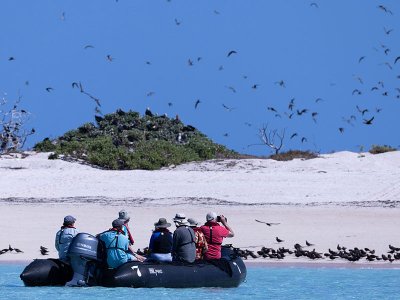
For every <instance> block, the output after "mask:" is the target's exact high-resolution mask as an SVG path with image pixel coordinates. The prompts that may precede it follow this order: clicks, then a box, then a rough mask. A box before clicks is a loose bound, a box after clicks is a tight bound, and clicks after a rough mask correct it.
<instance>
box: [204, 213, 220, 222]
mask: <svg viewBox="0 0 400 300" xmlns="http://www.w3.org/2000/svg"><path fill="white" fill-rule="evenodd" d="M216 219H217V214H216V213H215V212H213V211H210V212H209V213H208V214H207V216H206V220H207V222H209V221H212V220H216Z"/></svg>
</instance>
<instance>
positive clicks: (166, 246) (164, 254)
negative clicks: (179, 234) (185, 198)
mask: <svg viewBox="0 0 400 300" xmlns="http://www.w3.org/2000/svg"><path fill="white" fill-rule="evenodd" d="M170 226H171V223H168V222H167V220H166V219H165V218H160V219H159V220H158V222H156V223H154V228H155V229H154V231H153V234H152V235H151V237H150V243H149V256H148V257H147V260H150V261H172V255H171V251H172V233H171V232H170V231H169V230H168V227H170Z"/></svg>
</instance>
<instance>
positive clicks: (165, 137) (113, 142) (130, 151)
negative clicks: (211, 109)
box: [34, 110, 238, 170]
mask: <svg viewBox="0 0 400 300" xmlns="http://www.w3.org/2000/svg"><path fill="white" fill-rule="evenodd" d="M34 150H35V151H38V152H49V151H51V152H54V154H52V155H50V157H49V158H50V159H56V158H58V157H60V155H62V156H63V157H64V158H68V159H76V160H81V161H84V162H87V163H89V164H92V165H96V166H98V167H101V168H104V169H113V170H129V169H146V170H155V169H159V168H161V167H164V166H169V165H173V164H181V163H185V162H189V161H200V160H207V159H213V158H237V157H238V153H236V152H234V151H232V150H228V149H227V148H226V147H224V146H222V145H219V144H216V143H213V142H212V141H211V140H210V139H209V138H207V137H206V136H205V135H204V134H202V133H201V132H200V131H198V130H197V129H196V128H194V127H193V126H190V125H185V124H183V123H182V122H181V121H180V120H179V119H178V118H175V119H170V118H168V117H167V116H165V115H163V116H157V115H154V114H153V113H151V111H149V110H146V113H145V115H144V116H140V114H139V113H137V112H134V111H129V112H124V111H122V110H117V111H116V112H115V113H112V114H107V115H105V116H104V117H100V116H96V125H95V124H93V123H86V124H84V125H82V126H81V127H79V128H78V129H76V130H71V131H68V132H67V133H65V134H64V135H63V136H61V137H58V138H57V139H54V140H50V139H48V138H46V139H44V140H43V141H42V142H39V143H37V144H36V145H35V146H34Z"/></svg>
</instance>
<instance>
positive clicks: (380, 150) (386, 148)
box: [369, 145, 397, 154]
mask: <svg viewBox="0 0 400 300" xmlns="http://www.w3.org/2000/svg"><path fill="white" fill-rule="evenodd" d="M396 150H397V149H396V148H393V147H391V146H388V145H383V146H380V145H372V146H371V149H369V153H371V154H380V153H385V152H391V151H396Z"/></svg>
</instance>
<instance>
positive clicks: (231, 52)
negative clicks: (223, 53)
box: [227, 50, 237, 57]
mask: <svg viewBox="0 0 400 300" xmlns="http://www.w3.org/2000/svg"><path fill="white" fill-rule="evenodd" d="M232 54H237V52H236V51H235V50H231V51H229V52H228V55H227V57H229V56H231V55H232Z"/></svg>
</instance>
